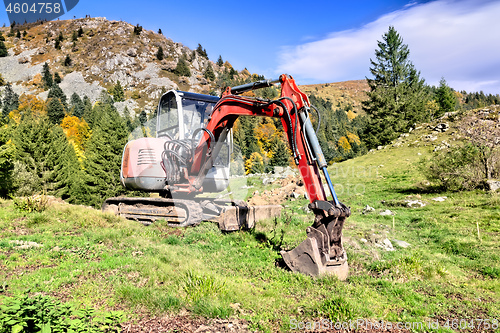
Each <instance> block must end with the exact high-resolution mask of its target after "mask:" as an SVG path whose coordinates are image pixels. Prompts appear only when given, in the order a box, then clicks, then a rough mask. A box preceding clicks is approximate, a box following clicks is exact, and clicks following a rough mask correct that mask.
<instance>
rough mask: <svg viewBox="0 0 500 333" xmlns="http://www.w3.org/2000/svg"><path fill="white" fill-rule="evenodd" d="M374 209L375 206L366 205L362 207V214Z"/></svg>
mask: <svg viewBox="0 0 500 333" xmlns="http://www.w3.org/2000/svg"><path fill="white" fill-rule="evenodd" d="M374 211H375V208H373V207H370V206H368V205H366V207H365V208H363V212H362V213H363V214H368V213H371V212H374Z"/></svg>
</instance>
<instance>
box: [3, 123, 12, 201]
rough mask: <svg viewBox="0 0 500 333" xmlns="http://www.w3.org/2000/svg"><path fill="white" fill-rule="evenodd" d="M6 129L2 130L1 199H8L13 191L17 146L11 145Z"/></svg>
mask: <svg viewBox="0 0 500 333" xmlns="http://www.w3.org/2000/svg"><path fill="white" fill-rule="evenodd" d="M9 141H10V138H9V133H8V132H7V128H6V127H1V128H0V197H2V198H5V197H7V196H8V195H9V194H10V192H11V191H12V172H13V171H14V156H15V146H14V145H13V144H11V143H10V142H9Z"/></svg>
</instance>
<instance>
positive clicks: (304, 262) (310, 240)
mask: <svg viewBox="0 0 500 333" xmlns="http://www.w3.org/2000/svg"><path fill="white" fill-rule="evenodd" d="M309 208H310V209H312V210H313V211H314V213H315V215H316V219H315V221H314V224H313V225H312V226H311V227H309V228H307V230H306V232H307V238H306V239H305V240H304V241H303V242H302V243H300V244H299V246H297V247H296V248H295V249H293V250H291V251H288V252H286V251H282V252H281V255H282V257H283V260H284V261H285V263H286V264H287V266H288V267H289V268H290V269H291V270H292V271H293V272H299V273H303V274H307V275H310V276H318V275H335V276H337V277H338V278H339V280H345V279H346V278H347V275H348V272H349V267H348V264H347V254H346V252H345V250H344V246H343V244H342V228H343V226H344V222H345V220H346V218H347V217H349V216H350V215H351V211H350V209H349V208H348V207H347V206H345V205H344V204H342V203H339V204H338V205H336V206H334V204H333V203H332V202H326V201H321V202H313V203H311V204H309Z"/></svg>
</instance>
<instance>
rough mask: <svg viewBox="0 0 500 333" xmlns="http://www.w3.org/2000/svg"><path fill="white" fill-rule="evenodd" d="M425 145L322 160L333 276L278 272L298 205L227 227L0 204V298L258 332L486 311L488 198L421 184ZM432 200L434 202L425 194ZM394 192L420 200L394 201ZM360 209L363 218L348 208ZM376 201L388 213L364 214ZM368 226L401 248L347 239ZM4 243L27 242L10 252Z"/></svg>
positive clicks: (298, 226) (301, 222)
mask: <svg viewBox="0 0 500 333" xmlns="http://www.w3.org/2000/svg"><path fill="white" fill-rule="evenodd" d="M429 149H430V148H429V147H425V146H424V147H418V146H411V147H409V146H406V147H400V148H397V149H396V148H387V149H384V150H381V151H376V152H374V153H370V154H368V155H365V156H362V157H359V158H356V159H354V160H349V161H346V162H343V163H340V164H338V165H335V166H331V167H330V168H329V170H330V173H331V176H332V180H333V182H334V183H335V184H336V189H337V191H338V196H339V198H340V200H341V201H343V202H345V203H346V204H348V205H349V206H350V207H351V210H352V216H351V217H350V218H349V219H348V223H346V226H345V229H344V235H345V247H346V250H347V254H348V257H349V265H350V277H349V278H348V280H347V281H344V282H341V281H338V280H337V279H336V278H335V277H320V278H315V279H314V278H310V277H307V276H304V275H300V274H294V273H291V272H289V271H287V270H285V269H283V268H281V266H280V255H279V250H280V249H290V248H293V247H295V246H296V245H298V244H299V243H300V242H301V241H302V240H303V239H304V238H305V228H306V227H307V226H308V225H310V224H311V223H312V220H313V215H312V214H306V213H304V211H303V210H302V207H303V206H304V205H306V204H307V201H306V200H305V199H300V200H296V201H287V202H285V204H284V205H285V212H284V216H283V217H282V218H281V219H278V220H277V221H273V220H268V221H263V222H261V223H259V224H258V225H257V227H256V228H255V230H253V231H247V232H234V233H221V232H220V231H219V230H218V229H217V226H216V225H215V224H211V223H202V224H201V225H199V226H198V227H195V228H187V229H181V230H178V229H172V228H169V227H167V226H166V225H165V224H163V223H156V224H154V225H151V226H149V227H143V226H142V225H140V224H138V223H136V222H131V221H125V220H123V219H121V218H117V217H115V216H111V215H108V214H103V213H101V212H99V211H95V210H92V209H88V208H84V207H77V206H71V205H62V204H54V205H52V206H50V207H49V208H48V209H47V210H45V211H43V212H33V213H24V212H21V211H19V210H16V209H15V208H14V205H13V203H12V201H0V303H5V302H6V300H7V299H8V298H10V297H13V296H20V295H26V294H27V295H40V294H41V295H48V296H51V297H55V298H56V299H59V300H61V301H63V302H67V303H68V304H71V306H73V307H75V308H86V307H88V306H92V307H93V308H95V309H96V311H98V312H101V313H105V312H106V311H110V310H123V311H124V313H125V315H126V316H127V318H129V319H133V318H137V317H138V316H141V315H145V314H153V315H161V314H165V313H167V314H175V313H180V312H182V311H186V310H187V311H189V312H190V313H192V314H193V315H198V316H203V317H207V318H214V317H219V318H226V317H231V316H237V317H239V318H242V319H246V320H248V321H249V322H250V323H251V328H253V329H255V330H259V331H264V332H274V331H289V330H290V329H291V328H292V327H291V326H290V325H291V324H290V323H291V320H298V321H313V320H319V319H320V318H328V319H330V320H333V321H337V320H348V319H358V318H365V319H369V320H372V321H375V320H384V321H391V322H397V321H409V322H414V321H429V320H439V321H440V322H441V323H444V322H445V320H446V319H494V318H496V319H498V318H499V317H500V310H499V309H500V300H499V296H498V295H500V283H499V279H498V278H499V276H500V264H499V263H500V260H499V259H500V250H499V248H498V244H499V241H500V239H499V238H500V237H499V235H500V198H499V196H498V194H497V195H495V194H491V193H486V192H482V191H474V192H461V193H460V192H459V193H453V192H450V193H441V192H436V190H435V189H434V188H432V187H430V188H429V187H427V188H426V187H425V186H422V183H423V180H424V179H423V177H422V176H421V175H420V173H419V172H418V168H417V164H418V161H419V160H420V159H421V158H422V157H423V156H428V154H429ZM418 153H421V154H422V155H418ZM241 180H244V179H243V178H242V179H238V181H240V182H241ZM245 181H249V182H250V183H252V184H253V185H254V186H255V188H252V189H251V190H250V191H252V190H255V189H258V190H259V191H260V190H261V187H260V185H259V183H258V182H257V180H256V179H252V178H250V180H245ZM247 184H248V183H247ZM233 190H234V191H237V190H238V188H237V187H236V186H234V189H233ZM247 191H248V190H247ZM243 192H244V191H243ZM243 192H241V193H238V195H242V196H244V195H246V194H245V193H243ZM437 196H446V197H447V200H446V201H445V202H435V201H433V200H432V198H435V197H437ZM407 198H413V199H415V198H418V199H419V200H422V201H424V202H426V203H427V205H426V206H425V207H423V208H407V207H405V205H404V200H406V199H407ZM367 204H368V205H370V206H372V207H374V208H375V209H376V212H374V213H370V214H366V215H365V214H362V213H361V212H362V210H363V207H364V206H366V205H367ZM386 209H390V210H391V211H393V212H395V215H394V219H393V217H392V216H380V215H379V214H378V212H379V211H381V210H386ZM478 225H479V238H478V232H477V226H478ZM374 234H375V235H376V236H377V237H387V238H389V239H391V240H393V239H399V240H404V241H406V242H408V243H410V244H411V246H410V247H409V248H396V251H392V252H386V251H384V250H382V249H380V248H377V247H374V246H373V245H372V244H371V243H370V242H368V243H363V242H362V241H361V239H362V238H364V239H368V240H370V239H372V238H373V237H375V236H373V235H374ZM282 235H283V237H282ZM11 240H22V241H31V242H36V243H38V244H40V245H41V247H38V248H29V249H18V248H16V246H15V245H14V244H12V243H10V241H11ZM440 331H446V329H440Z"/></svg>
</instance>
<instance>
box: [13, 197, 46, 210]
mask: <svg viewBox="0 0 500 333" xmlns="http://www.w3.org/2000/svg"><path fill="white" fill-rule="evenodd" d="M48 206H49V200H48V198H47V196H46V195H43V194H42V195H38V194H36V195H30V196H27V197H22V198H14V207H16V208H17V209H19V210H20V211H23V212H28V213H31V212H43V211H44V210H46V209H47V207H48Z"/></svg>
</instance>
